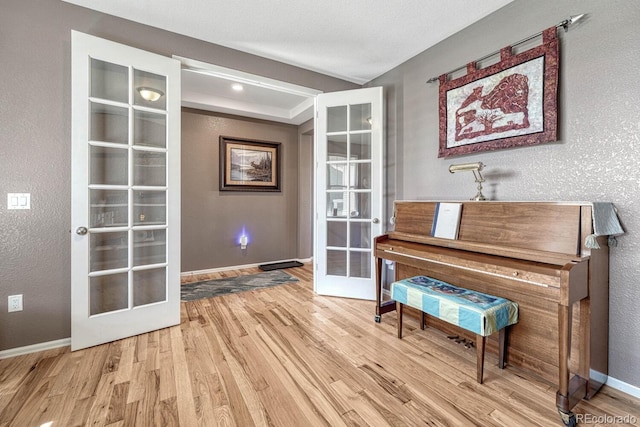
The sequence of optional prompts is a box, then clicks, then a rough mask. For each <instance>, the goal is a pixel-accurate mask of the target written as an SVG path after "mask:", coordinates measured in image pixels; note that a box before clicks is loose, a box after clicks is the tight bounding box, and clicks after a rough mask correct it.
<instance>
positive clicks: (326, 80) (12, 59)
mask: <svg viewBox="0 0 640 427" xmlns="http://www.w3.org/2000/svg"><path fill="white" fill-rule="evenodd" d="M214 19H215V18H214ZM220 19H224V18H220ZM212 25H215V22H213V21H212ZM71 29H75V30H78V31H82V32H86V33H89V34H93V35H96V36H99V37H103V38H106V39H109V40H113V41H116V42H120V43H124V44H127V45H130V46H134V47H137V48H141V49H145V50H148V51H151V52H156V53H159V54H162V55H166V56H171V55H173V54H176V55H180V56H184V57H189V58H193V59H197V60H200V61H205V62H209V63H213V64H217V65H221V66H223V67H229V68H234V69H237V70H241V71H246V72H249V73H255V74H260V75H262V76H265V77H269V78H273V79H278V80H284V81H288V82H290V83H294V84H298V85H301V86H306V87H311V88H315V89H319V90H322V91H325V92H330V91H337V90H345V89H350V88H354V87H357V86H356V85H354V84H352V83H349V82H345V81H341V80H338V79H334V78H332V77H328V76H324V75H322V74H318V73H314V72H310V71H306V70H301V69H299V68H296V67H292V66H289V65H286V64H282V63H279V62H274V61H269V60H266V59H263V58H259V57H256V56H252V55H247V54H243V53H240V52H238V51H234V50H231V49H227V48H224V47H221V46H216V45H212V44H209V43H205V42H202V41H198V40H194V39H191V38H188V37H184V36H180V35H177V34H174V33H170V32H166V31H163V30H159V29H155V28H151V27H147V26H144V25H140V24H135V23H133V22H129V21H126V20H122V19H118V18H114V17H111V16H108V15H104V14H101V13H98V12H93V11H90V10H87V9H84V8H81V7H77V6H73V5H70V4H67V3H64V2H61V1H58V0H29V1H23V0H2V5H1V6H0V57H1V58H2V65H1V66H0V161H1V165H2V167H1V168H0V351H1V350H6V349H10V348H15V347H22V346H26V345H30V344H36V343H41V342H47V341H53V340H57V339H63V338H68V337H69V335H70V298H71V297H70V288H71V284H70V270H69V268H70V262H71V261H70V234H69V230H70V221H71V214H70V206H71V199H70V186H71V182H70V181H71V176H70V170H71V165H70V155H71V148H70V141H71V130H70V123H71V100H70V98H71V82H70V78H71V71H70V67H71V53H70V52H71V51H70V39H71V37H70V34H71ZM8 192H30V193H31V197H32V200H31V210H29V211H15V210H12V211H8V210H7V209H6V193H8ZM295 221H296V220H295V219H294V220H293V223H294V224H295ZM309 232H310V231H309ZM294 239H295V238H294ZM274 243H276V242H274ZM183 261H186V260H183ZM13 294H24V311H22V312H16V313H7V305H6V304H7V296H8V295H13Z"/></svg>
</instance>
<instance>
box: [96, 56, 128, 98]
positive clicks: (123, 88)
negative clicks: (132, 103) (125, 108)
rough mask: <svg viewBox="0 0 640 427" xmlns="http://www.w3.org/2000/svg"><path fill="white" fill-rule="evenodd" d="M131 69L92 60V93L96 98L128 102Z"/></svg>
mask: <svg viewBox="0 0 640 427" xmlns="http://www.w3.org/2000/svg"><path fill="white" fill-rule="evenodd" d="M128 87H129V68H127V67H124V66H122V65H117V64H112V63H110V62H104V61H100V60H99V59H95V58H92V59H91V93H90V95H89V96H91V97H94V98H101V99H107V100H110V101H117V102H128V101H129V92H128V90H127V88H128Z"/></svg>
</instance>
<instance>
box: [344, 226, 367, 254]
mask: <svg viewBox="0 0 640 427" xmlns="http://www.w3.org/2000/svg"><path fill="white" fill-rule="evenodd" d="M349 243H350V244H349V246H350V247H352V248H361V249H370V248H371V223H369V222H351V223H349Z"/></svg>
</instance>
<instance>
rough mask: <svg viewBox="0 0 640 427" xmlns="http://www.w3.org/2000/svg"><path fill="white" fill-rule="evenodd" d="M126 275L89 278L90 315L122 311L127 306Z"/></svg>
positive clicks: (127, 287)
mask: <svg viewBox="0 0 640 427" xmlns="http://www.w3.org/2000/svg"><path fill="white" fill-rule="evenodd" d="M128 276H129V274H128V273H119V274H109V275H106V276H97V277H91V278H90V280H89V313H90V314H91V315H95V314H100V313H107V312H109V311H115V310H122V309H125V308H128V306H129V292H128V289H129V286H128V282H129V280H128Z"/></svg>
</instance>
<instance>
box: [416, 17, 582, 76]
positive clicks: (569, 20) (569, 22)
mask: <svg viewBox="0 0 640 427" xmlns="http://www.w3.org/2000/svg"><path fill="white" fill-rule="evenodd" d="M585 16H586V13H581V14H580V15H574V16H570V17H569V18H567V19H565V20H564V21H562V22H560V23H558V24H557V25H556V29H557V28H560V27H563V28H564V31H565V32H567V31H568V30H569V26H570V25H573V24H575V23H576V22H578V21H579V20H581V19H582V18H584V17H585ZM542 33H543V32H542V31H540V32H538V33H535V34H532V35H530V36H529V37H526V38H524V39H522V40H520V41H518V42H516V43H512V44H511V45H510V46H511V47H514V46H518V45H521V44H523V43H526V42H528V41H529V40H532V39H535V38H536V37H538V36H540V35H542ZM499 53H500V50H496V51H495V52H491V53H490V54H488V55H485V56H483V57H482V58H478V59H476V60H474V61H472V62H480V61H484V60H485V59H488V58H491V57H492V56H494V55H497V54H499ZM463 68H467V65H466V64H465V65H461V66H459V67H458V68H455V69H453V70H450V71H447V72H446V73H444V74H451V73H455V72H456V71H460V70H462V69H463ZM439 79H440V76H437V77H431V78H430V79H429V80H427V83H433V82H437V81H438V80H439Z"/></svg>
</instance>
